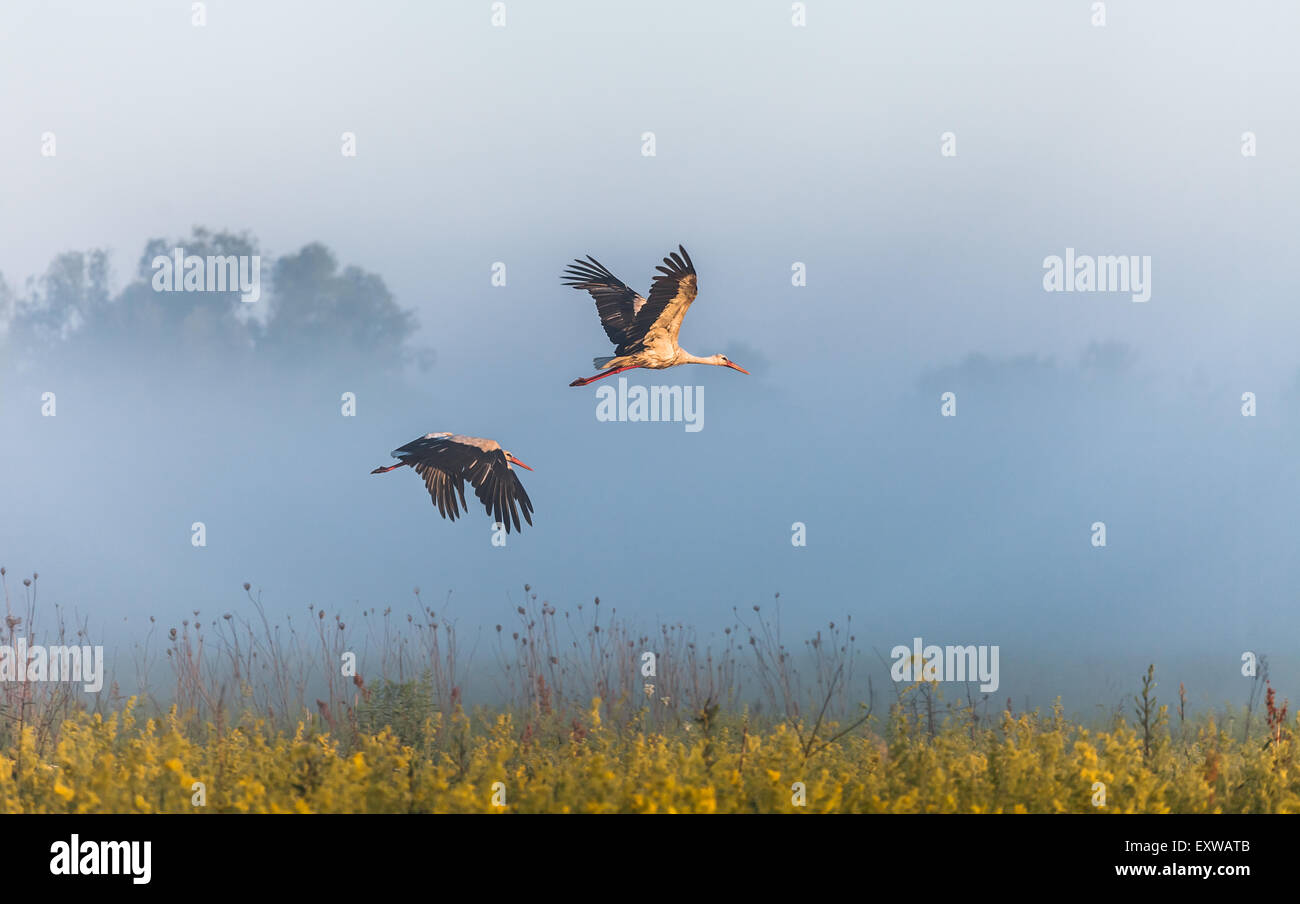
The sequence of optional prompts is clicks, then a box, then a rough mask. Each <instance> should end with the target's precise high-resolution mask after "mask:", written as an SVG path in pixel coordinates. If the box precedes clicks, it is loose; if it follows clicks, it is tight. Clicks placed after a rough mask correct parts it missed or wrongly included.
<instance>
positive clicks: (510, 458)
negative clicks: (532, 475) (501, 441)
mask: <svg viewBox="0 0 1300 904" xmlns="http://www.w3.org/2000/svg"><path fill="white" fill-rule="evenodd" d="M501 451H502V452H504V453H505V456H506V461H507V462H508V463H510V464H512V465H519V467H521V468H523V469H524V470H525V471H531V470H532V468H530V467H528V465H526V464H524V463H523V462H522V461H520V460H519V459H517V458H515V457H514V455H513V454H512V453H510V452H508V451H506V450H505V449H502V450H501Z"/></svg>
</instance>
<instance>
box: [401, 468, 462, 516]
mask: <svg viewBox="0 0 1300 904" xmlns="http://www.w3.org/2000/svg"><path fill="white" fill-rule="evenodd" d="M412 467H413V468H415V473H417V474H419V475H420V476H421V477H423V478H424V485H425V486H426V487H428V488H429V495H430V496H432V497H433V501H434V503H435V504H437V506H438V514H440V515H442V517H444V518H446V519H447V520H448V521H455V520H456V519H457V518H458V517H460V509H461V508H463V509H465V510H466V511H469V506H468V505H466V504H465V481H464V480H462V479H461V478H460V477H453V476H452V475H451V474H449V473H448V472H446V471H444V470H442V469H441V468H438V467H436V466H434V465H431V464H428V463H427V462H416V463H415V464H414V465H412ZM458 495H459V496H460V507H459V508H458V507H457V506H456V497H457V496H458Z"/></svg>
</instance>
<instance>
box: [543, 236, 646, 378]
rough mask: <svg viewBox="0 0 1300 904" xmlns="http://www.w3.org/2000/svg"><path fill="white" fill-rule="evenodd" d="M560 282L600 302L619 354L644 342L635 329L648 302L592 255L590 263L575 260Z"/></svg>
mask: <svg viewBox="0 0 1300 904" xmlns="http://www.w3.org/2000/svg"><path fill="white" fill-rule="evenodd" d="M587 261H590V263H588V262H587ZM560 278H561V279H563V280H564V284H565V285H566V286H571V287H573V288H575V289H586V290H587V291H588V292H590V293H591V297H592V298H594V299H595V300H596V313H598V314H599V315H600V325H601V326H603V327H604V328H605V335H606V336H608V337H609V341H610V342H612V343H614V344H615V345H616V346H618V347H619V354H622V349H623V348H624V347H625V346H628V345H632V344H634V343H635V342H636V341H637V340H638V339H640V338H641V335H642V333H638V332H636V329H635V327H636V324H637V322H638V320H637V314H638V312H639V311H640V310H641V309H642V307H644V306H645V304H646V300H645V299H644V298H642V297H641V296H640V295H638V294H637V293H636V291H635V290H633V289H632V288H630V287H629V286H628V285H627V284H626V283H624V282H623V281H622V280H621V279H619V278H618V277H617V276H615V275H614V274H613V273H610V272H609V271H608V270H607V269H605V267H604V265H602V264H601V263H600V261H598V260H596V259H595V258H594V257H592V256H591V255H590V254H589V255H587V260H586V261H582V260H578V259H577V258H575V259H574V261H573V263H572V264H570V265H569V267H568V269H567V270H565V271H564V274H563V275H562V276H561V277H560Z"/></svg>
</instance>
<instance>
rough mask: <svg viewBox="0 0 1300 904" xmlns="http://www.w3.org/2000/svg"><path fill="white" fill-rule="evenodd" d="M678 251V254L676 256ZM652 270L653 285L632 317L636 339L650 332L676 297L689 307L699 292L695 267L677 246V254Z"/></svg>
mask: <svg viewBox="0 0 1300 904" xmlns="http://www.w3.org/2000/svg"><path fill="white" fill-rule="evenodd" d="M678 251H680V252H681V254H680V255H678V253H677V252H678ZM655 269H656V270H658V271H659V273H660V275H659V276H656V277H655V278H654V283H653V284H652V285H651V286H650V297H649V298H648V299H647V300H646V303H645V305H644V306H643V307H642V308H641V311H640V313H638V314H637V318H636V330H637V332H638V335H639V336H644V335H645V334H646V333H647V332H649V331H650V328H651V327H653V326H654V325H655V321H656V320H658V319H659V318H660V317H661V316H663V313H664V311H665V310H666V309H667V308H668V306H669V305H670V304H672V303H673V302H675V301H678V300H679V298H680V299H681V300H683V301H685V303H686V304H687V305H689V304H690V303H691V302H692V301H694V300H695V296H696V295H697V294H698V292H699V280H698V278H697V276H696V274H695V264H694V263H693V262H692V261H691V256H690V255H689V254H687V253H686V249H685V248H683V247H682V246H681V245H678V246H677V251H673V252H671V253H670V255H669V256H668V257H665V258H664V262H663V264H662V265H660V266H658V267H655Z"/></svg>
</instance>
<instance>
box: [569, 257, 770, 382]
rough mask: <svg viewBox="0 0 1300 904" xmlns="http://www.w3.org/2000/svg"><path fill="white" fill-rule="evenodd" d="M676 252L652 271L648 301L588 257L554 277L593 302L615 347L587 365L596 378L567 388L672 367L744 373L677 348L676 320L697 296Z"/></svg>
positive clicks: (721, 359)
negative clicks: (631, 372) (709, 366)
mask: <svg viewBox="0 0 1300 904" xmlns="http://www.w3.org/2000/svg"><path fill="white" fill-rule="evenodd" d="M677 251H680V252H681V254H680V255H678V253H677ZM677 251H673V252H671V257H665V258H664V266H661V267H656V268H655V269H656V270H659V271H660V275H658V276H656V277H655V278H654V284H653V285H651V287H650V297H649V298H642V297H641V296H640V295H638V294H637V293H636V291H635V290H633V289H631V288H629V287H628V286H627V285H626V284H624V283H623V281H622V280H620V279H619V278H618V277H617V276H615V275H614V274H613V273H610V272H609V271H608V270H606V269H605V268H604V267H603V266H602V265H601V263H600V262H599V261H597V260H596V259H595V258H594V257H592V256H591V255H590V254H589V255H587V260H586V261H582V260H578V259H576V258H575V259H574V261H573V263H572V264H570V265H569V267H568V269H567V270H565V272H564V275H563V276H561V277H560V278H561V279H563V280H564V281H565V283H564V284H565V285H566V286H572V287H573V288H575V289H586V290H587V291H588V292H590V293H591V297H592V298H594V299H596V312H597V313H598V314H600V325H601V326H603V327H604V328H605V335H606V336H608V337H609V341H610V342H612V343H614V345H615V349H614V354H613V355H612V356H610V357H601V358H596V359H595V361H594V362H593V364H594V366H595V368H596V369H597V370H600V371H601V372H600V373H598V374H596V375H595V376H594V377H586V378H585V379H584V378H579V379H577V380H574V381H573V382H572V383H570V384H569V385H570V386H586V385H587V384H588V383H592V382H595V381H596V380H600V379H602V378H604V377H608V376H610V375H611V374H616V373H620V372H621V371H625V370H631V369H632V368H634V367H648V368H652V369H654V370H662V369H663V368H665V367H676V366H677V365H678V364H716V365H717V366H718V367H730V368H732V369H733V370H738V371H740V372H741V373H742V374H747V373H749V371H747V370H745V368H743V367H741V366H740V365H738V364H735V363H733V362H732V361H731V360H730V359H728V358H727V356H726V355H710V356H708V357H707V358H701V357H698V356H696V355H692V354H691V353H690V352H688V351H686V350H685V349H684V348H682V347H681V346H680V345H678V344H677V333H678V332H679V331H680V330H681V328H682V318H683V317H685V316H686V311H687V310H688V309H689V308H690V306H691V302H692V301H694V300H695V296H696V294H697V293H698V282H697V280H696V278H695V265H694V264H693V263H691V256H690V255H689V254H687V253H686V249H685V248H683V247H682V246H681V245H678V246H677ZM587 261H590V263H587Z"/></svg>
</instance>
